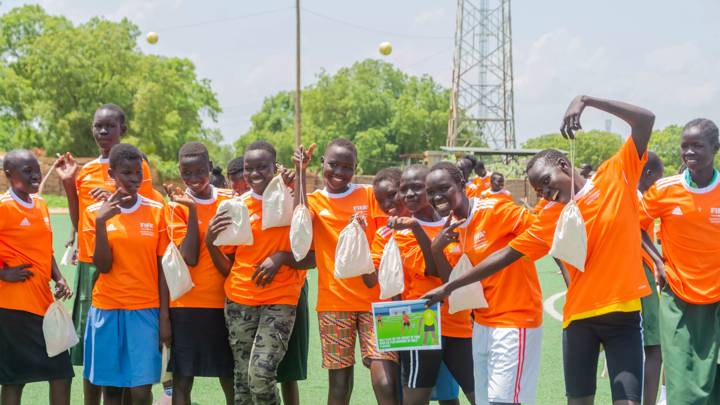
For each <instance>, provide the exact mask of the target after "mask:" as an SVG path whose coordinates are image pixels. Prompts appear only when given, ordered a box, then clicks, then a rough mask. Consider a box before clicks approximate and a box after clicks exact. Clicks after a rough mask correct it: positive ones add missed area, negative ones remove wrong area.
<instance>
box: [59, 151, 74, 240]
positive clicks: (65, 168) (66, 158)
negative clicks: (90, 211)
mask: <svg viewBox="0 0 720 405" xmlns="http://www.w3.org/2000/svg"><path fill="white" fill-rule="evenodd" d="M78 170H79V167H78V164H77V162H76V161H75V158H73V156H72V155H71V154H70V152H68V153H65V154H64V155H63V156H60V157H59V158H58V160H57V161H56V162H55V174H57V175H58V177H60V181H61V182H62V185H63V189H64V190H65V195H66V196H67V200H68V210H69V211H70V221H71V222H72V225H73V231H72V237H71V240H73V241H74V238H75V233H76V232H77V231H78V218H79V217H80V210H79V206H80V205H79V201H78V195H77V187H76V185H75V177H76V176H77V172H78Z"/></svg>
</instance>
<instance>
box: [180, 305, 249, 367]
mask: <svg viewBox="0 0 720 405" xmlns="http://www.w3.org/2000/svg"><path fill="white" fill-rule="evenodd" d="M170 325H171V328H172V350H171V351H170V362H169V363H168V370H169V371H172V372H173V374H177V375H179V376H183V377H232V376H233V369H234V367H235V363H234V361H233V355H232V351H231V350H230V343H229V341H228V330H227V327H226V326H225V312H224V310H223V309H222V308H170Z"/></svg>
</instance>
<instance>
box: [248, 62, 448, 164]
mask: <svg viewBox="0 0 720 405" xmlns="http://www.w3.org/2000/svg"><path fill="white" fill-rule="evenodd" d="M293 97H294V95H293V93H290V92H280V93H277V94H275V95H273V96H271V97H268V98H266V99H265V101H264V103H263V105H262V107H261V109H260V111H259V112H257V113H256V114H255V115H253V117H252V127H251V128H250V130H249V131H248V132H247V133H246V134H244V135H243V136H242V137H240V139H239V140H238V141H237V143H236V144H235V145H236V148H237V149H238V150H242V149H244V148H245V147H246V146H247V145H249V144H250V143H251V142H252V141H254V140H257V139H265V140H268V141H269V142H271V143H273V144H274V145H275V147H276V148H277V149H278V158H279V160H280V161H281V162H282V163H283V164H286V165H289V164H291V156H292V151H293V149H294V136H293V119H294V108H295V106H294V98H293ZM449 97H450V95H449V92H448V90H446V89H443V88H442V87H441V86H440V85H438V84H437V83H436V82H434V81H433V80H432V79H431V78H430V77H429V76H423V77H411V76H408V75H406V74H405V73H403V72H401V71H400V70H398V69H396V68H395V67H393V66H392V65H391V64H389V63H385V62H381V61H378V60H371V59H368V60H364V61H361V62H358V63H355V64H354V65H352V66H351V67H348V68H342V69H340V70H339V71H338V72H337V73H335V74H334V75H329V74H327V73H325V72H322V73H320V74H319V75H318V80H317V82H316V83H315V84H313V85H310V86H307V87H305V89H303V93H302V105H303V143H304V144H305V145H309V144H311V143H317V144H318V147H319V149H318V150H319V153H321V152H322V150H323V149H324V148H325V146H326V145H327V144H328V143H329V142H330V141H332V140H333V139H336V138H347V139H350V140H351V141H353V142H354V143H355V145H356V147H357V149H358V155H359V166H360V167H359V169H360V172H363V173H375V172H376V171H378V170H380V169H382V168H383V167H387V166H392V165H399V155H401V154H405V153H415V152H423V151H425V150H431V149H437V148H438V147H439V146H440V145H443V144H444V143H445V137H446V134H447V119H448V109H449V101H448V100H449ZM314 164H315V165H316V166H317V159H316V160H315V161H314Z"/></svg>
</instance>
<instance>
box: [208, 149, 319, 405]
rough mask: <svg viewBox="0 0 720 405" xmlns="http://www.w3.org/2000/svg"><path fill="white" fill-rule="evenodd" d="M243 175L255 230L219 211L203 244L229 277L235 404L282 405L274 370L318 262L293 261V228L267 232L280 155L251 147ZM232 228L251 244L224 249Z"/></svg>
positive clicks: (228, 321)
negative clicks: (308, 273) (221, 242)
mask: <svg viewBox="0 0 720 405" xmlns="http://www.w3.org/2000/svg"><path fill="white" fill-rule="evenodd" d="M243 175H244V176H245V180H246V181H247V183H248V184H249V185H250V188H251V191H250V192H248V193H245V194H244V195H243V196H241V197H240V200H239V202H240V203H241V204H242V205H243V206H244V208H245V209H247V212H248V214H249V215H248V221H249V222H250V224H249V225H250V226H249V227H243V226H242V225H243V224H240V223H236V221H234V220H233V219H232V218H231V216H230V215H229V214H228V213H227V212H226V211H222V210H221V211H219V212H218V213H217V214H216V215H215V217H213V219H212V220H211V222H210V225H209V227H208V231H207V234H206V236H205V245H206V247H207V249H208V251H209V253H210V256H211V258H212V261H213V263H214V264H215V267H216V268H217V270H218V271H220V272H221V273H222V274H226V275H227V278H226V281H225V284H224V290H225V297H226V299H225V322H226V324H227V327H228V336H229V343H230V348H231V351H232V356H233V359H234V363H235V373H234V389H235V403H242V404H246V403H261V404H275V403H280V398H279V395H278V391H277V387H276V386H277V384H276V376H277V370H278V366H279V363H280V361H281V360H282V359H283V357H284V356H285V353H286V350H287V348H288V342H289V340H290V335H291V331H292V329H293V325H294V322H295V316H296V306H297V303H298V299H299V297H300V292H301V288H302V286H303V284H304V282H305V271H304V270H305V269H308V268H313V267H314V266H315V260H314V255H313V254H312V253H310V254H308V255H307V256H306V257H305V258H304V259H303V260H302V261H300V262H298V261H296V260H295V258H294V257H293V254H292V253H291V252H290V227H289V226H288V225H289V224H288V225H286V226H274V227H270V228H267V229H262V228H263V216H264V215H265V208H266V204H265V202H266V200H265V198H266V191H268V190H269V185H270V184H271V183H273V179H274V178H276V176H278V175H277V167H276V152H275V148H274V147H273V146H272V145H271V144H269V143H268V142H266V141H255V142H253V143H252V144H250V145H249V146H248V147H247V149H246V150H245V156H244V172H243ZM279 176H281V179H282V180H283V182H285V183H286V184H287V183H288V182H290V181H292V176H291V175H290V173H288V172H283V173H281V174H280V175H279ZM276 197H277V196H276ZM273 201H276V199H273ZM290 208H292V207H290ZM271 214H277V212H273V213H268V215H271ZM276 217H278V218H279V217H284V215H277V216H276ZM246 225H247V224H246ZM231 226H238V227H239V228H244V229H245V230H246V231H249V232H251V233H252V239H249V238H246V236H247V235H239V236H241V237H243V239H245V240H246V241H247V240H252V242H250V243H249V244H247V243H245V244H238V245H235V246H228V247H227V249H224V250H221V248H220V247H218V246H216V243H215V240H216V239H217V237H218V235H220V234H221V233H222V232H223V231H224V230H227V229H228V228H229V227H231Z"/></svg>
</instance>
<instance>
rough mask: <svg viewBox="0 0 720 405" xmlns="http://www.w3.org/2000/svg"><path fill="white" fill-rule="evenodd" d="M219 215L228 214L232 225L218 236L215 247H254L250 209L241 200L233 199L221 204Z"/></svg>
mask: <svg viewBox="0 0 720 405" xmlns="http://www.w3.org/2000/svg"><path fill="white" fill-rule="evenodd" d="M217 212H218V213H223V212H227V213H228V214H229V215H230V219H231V220H232V224H230V226H228V227H227V228H225V230H223V231H222V232H220V234H219V235H218V236H217V238H216V239H215V241H214V242H213V245H215V246H238V245H252V244H253V242H254V239H253V233H252V228H251V227H250V213H249V212H248V208H247V206H246V205H245V204H243V202H242V201H240V200H239V199H236V198H233V199H230V200H225V201H223V202H221V203H220V205H219V206H218V209H217Z"/></svg>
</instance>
